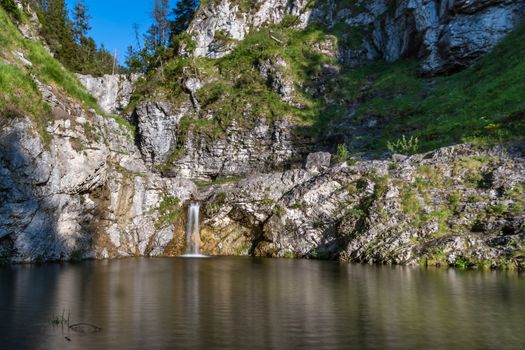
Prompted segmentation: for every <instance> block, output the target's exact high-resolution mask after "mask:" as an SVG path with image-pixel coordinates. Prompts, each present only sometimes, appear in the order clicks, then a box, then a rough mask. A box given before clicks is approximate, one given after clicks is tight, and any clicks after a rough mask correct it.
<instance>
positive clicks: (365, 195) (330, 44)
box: [0, 0, 525, 269]
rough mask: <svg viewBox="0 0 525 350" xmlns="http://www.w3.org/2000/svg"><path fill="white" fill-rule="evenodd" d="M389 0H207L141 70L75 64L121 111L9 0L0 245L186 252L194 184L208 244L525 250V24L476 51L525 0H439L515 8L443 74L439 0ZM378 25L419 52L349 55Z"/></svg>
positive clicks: (438, 251)
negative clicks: (433, 32) (437, 40)
mask: <svg viewBox="0 0 525 350" xmlns="http://www.w3.org/2000/svg"><path fill="white" fill-rule="evenodd" d="M447 3H448V2H447ZM390 4H392V5H391V6H390V7H389V6H386V3H381V2H378V1H362V2H350V3H349V2H346V1H338V2H333V3H332V2H323V3H317V4H313V3H311V2H308V3H304V2H300V1H297V2H293V1H292V2H286V4H285V3H284V2H280V1H273V0H271V1H264V2H263V1H240V2H236V3H232V2H228V1H227V0H222V1H209V2H204V3H203V5H202V6H201V8H200V10H199V12H198V14H197V17H196V19H195V21H194V22H193V23H192V25H191V26H190V29H189V32H188V33H186V34H185V35H184V36H183V37H184V38H185V40H186V44H187V46H186V48H185V52H182V54H181V55H180V56H177V57H175V58H173V59H172V60H171V61H170V62H167V63H166V64H165V65H163V67H161V69H159V70H158V71H156V72H151V73H150V74H149V75H147V76H145V77H143V78H139V79H138V80H137V81H136V84H135V85H134V84H133V82H134V81H135V80H136V77H125V76H104V77H101V78H92V77H83V76H81V77H80V78H81V80H82V82H83V83H84V84H85V85H86V86H87V88H89V89H91V92H92V93H93V94H94V95H96V96H97V97H98V99H99V102H100V103H101V104H103V105H104V107H105V108H106V110H107V111H111V112H121V113H122V114H123V115H124V116H125V117H126V118H127V121H126V120H124V119H123V118H120V117H116V116H111V115H107V114H105V113H103V111H102V109H101V108H100V107H99V106H98V105H97V103H96V102H95V100H94V99H93V97H91V96H90V95H88V94H87V92H86V90H84V88H82V86H81V85H80V81H79V80H78V79H77V78H76V77H75V76H74V75H72V74H70V73H69V72H67V71H66V70H65V69H64V68H63V67H62V66H61V65H60V64H59V63H58V62H56V61H55V60H54V59H53V58H52V57H51V56H50V55H49V53H48V52H47V51H46V50H45V49H44V48H43V47H42V45H40V43H39V42H38V39H33V40H31V39H29V38H24V37H23V36H22V35H21V33H20V32H19V30H18V29H17V28H16V26H14V25H13V23H12V21H11V20H10V19H9V18H8V16H7V15H6V14H5V13H4V11H3V10H1V9H0V21H2V22H1V23H2V26H3V27H5V28H6V30H5V31H2V32H1V33H0V44H2V49H1V50H0V53H1V55H2V63H0V73H2V75H1V77H2V80H0V87H1V89H0V101H1V102H2V104H1V105H0V106H1V110H0V117H1V119H0V120H1V128H0V145H1V151H0V201H1V203H2V206H1V208H0V257H2V259H5V260H8V261H15V262H19V261H40V260H66V259H79V258H88V257H93V258H113V257H119V256H139V255H141V256H142V255H146V256H158V255H170V256H171V255H177V254H180V253H181V252H182V251H183V250H184V245H185V237H184V227H185V226H184V224H185V210H186V208H187V205H188V203H189V201H190V200H199V201H201V202H202V205H203V217H202V224H203V232H202V248H203V249H202V250H203V252H204V253H208V254H218V255H220V254H230V255H249V254H252V255H261V256H278V257H304V258H329V259H340V260H342V261H360V262H375V263H400V264H416V263H421V264H426V265H453V266H460V267H493V268H511V269H523V268H524V265H523V257H524V251H525V248H524V247H525V231H524V230H525V213H524V206H525V194H524V188H525V177H524V176H525V160H524V154H525V153H524V149H523V131H524V130H523V127H524V121H523V115H524V114H523V111H524V110H525V109H524V108H525V106H524V105H523V103H524V102H523V100H522V98H521V95H520V91H522V90H523V88H524V86H523V84H524V83H523V82H522V81H521V80H520V79H519V77H520V76H521V74H522V72H523V69H524V67H525V66H524V61H523V59H522V57H523V53H525V47H524V46H523V43H524V42H525V40H522V39H525V28H523V27H517V28H516V29H515V30H514V31H513V32H512V33H511V34H510V35H508V36H507V37H506V38H505V39H502V41H501V42H500V43H499V44H498V45H497V46H496V48H495V49H494V51H493V52H492V53H490V54H489V55H486V56H484V57H483V58H481V59H480V58H479V55H481V54H482V53H483V52H484V51H486V50H489V49H490V48H492V47H493V46H494V45H495V44H496V42H497V41H500V39H501V38H502V37H503V34H505V33H508V32H509V31H510V30H511V28H514V27H515V24H516V23H515V22H516V21H515V19H516V18H521V17H520V16H521V15H522V5H523V4H522V2H516V1H503V2H492V1H488V2H487V1H483V2H476V4H474V2H468V3H467V2H458V1H456V4H455V5H453V4H450V6H451V7H450V8H448V9H446V11H444V12H439V13H440V15H439V16H438V17H436V18H434V19H436V20H438V22H439V23H440V24H439V28H440V29H439V30H440V31H441V30H444V31H446V30H449V31H451V30H452V29H451V28H456V29H457V30H459V32H462V30H463V31H465V30H466V29H467V28H468V26H466V25H465V26H463V25H462V24H461V23H463V22H468V23H471V22H470V20H472V19H475V20H479V19H480V18H485V16H488V17H487V18H492V17H491V16H495V14H497V13H500V14H501V13H506V14H507V15H506V16H501V19H502V23H504V24H505V25H503V27H502V28H504V29H501V30H499V29H498V30H496V31H495V32H497V33H498V35H499V36H498V35H494V36H491V35H492V34H490V33H489V34H486V35H488V36H489V39H490V40H489V39H487V37H485V36H483V39H480V40H482V41H483V42H485V43H486V46H484V47H483V49H482V50H481V49H480V50H478V49H479V47H478V49H476V47H477V46H475V45H473V46H469V45H470V44H472V43H474V42H475V40H474V39H475V38H472V37H470V36H468V37H464V38H463V39H462V40H463V41H462V43H463V44H462V45H463V46H462V47H464V48H466V49H465V50H466V51H465V50H464V51H462V52H463V53H468V52H469V51H468V50H470V49H469V47H470V48H472V47H474V48H475V50H474V51H475V52H476V54H475V55H474V54H472V52H471V54H468V55H467V56H469V58H468V60H462V61H461V64H460V66H461V65H467V64H470V63H472V62H474V61H476V63H474V64H472V65H471V66H470V67H469V68H466V69H464V70H463V71H461V72H456V73H453V74H450V75H449V76H444V77H432V78H428V77H426V78H424V77H421V76H420V74H419V73H420V72H421V69H422V67H424V64H425V62H427V60H428V58H429V57H430V56H426V54H425V55H423V54H421V55H420V54H419V53H420V52H419V49H418V50H415V51H413V50H412V49H414V48H415V47H416V46H414V45H413V44H414V43H419V44H421V45H423V44H422V41H421V40H416V41H413V40H415V39H414V38H416V37H419V39H421V38H422V37H421V35H423V33H427V32H428V31H429V29H428V27H425V28H426V29H425V28H423V27H419V24H417V23H420V22H414V20H415V18H416V17H417V18H419V17H421V16H422V14H424V13H425V11H426V10H425V9H427V10H428V9H429V8H436V9H437V8H441V7H440V6H441V5H443V4H444V2H443V3H441V2H437V1H428V2H421V3H420V2H417V1H416V2H413V3H412V2H407V3H405V2H398V3H395V4H394V3H390ZM461 4H463V5H461ZM259 5H260V6H259ZM358 5H359V6H358ZM380 5H381V6H383V7H381V6H380ZM394 5H395V6H394ZM385 6H386V9H385V8H384V7H385ZM443 6H445V5H443ZM447 6H448V5H447ZM210 11H211V12H210ZM374 11H375V12H374ZM385 11H386V12H385ZM420 11H423V12H420ZM211 14H213V16H211ZM393 14H397V15H393ZM469 16H471V17H469ZM321 17H322V20H321ZM467 17H468V18H467ZM316 18H317V19H316ZM367 18H368V19H367ZM370 18H371V19H370ZM314 19H315V20H314ZM467 19H469V20H468V21H467ZM356 21H357V22H356ZM362 21H365V22H367V21H368V22H367V23H369V25H370V28H371V31H370V32H368V31H367V32H366V33H368V34H372V36H371V37H370V36H367V35H368V34H366V33H363V32H361V31H359V30H358V29H357V28H356V26H357V27H359V26H360V25H361V24H360V23H362ZM389 21H390V22H392V21H393V22H392V23H394V24H395V25H394V24H392V25H391V26H386V24H388V23H390V22H389ZM356 23H357V24H356ZM425 23H426V22H425ZM481 23H485V24H487V23H488V22H486V21H485V22H483V21H481ZM498 23H499V22H498ZM28 25H30V24H28ZM376 26H378V27H376ZM396 26H397V27H396ZM230 27H231V28H234V27H235V28H236V29H231V28H230ZM228 28H230V29H231V30H235V31H236V32H235V33H237V34H235V35H238V36H237V37H233V34H232V33H231V32H228V30H230V29H228ZM373 28H375V29H373ZM378 28H379V29H378ZM389 28H390V29H389ZM392 28H398V29H399V28H401V29H403V30H402V31H401V32H399V31H397V32H396V31H395V30H394V29H392ZM414 28H416V29H417V28H419V29H417V30H416V29H414ZM447 28H449V29H447ZM498 28H499V27H498ZM460 29H461V30H460ZM377 30H380V31H381V33H383V34H381V35H382V36H381V35H379V34H377V33H378V32H377ZM374 33H376V34H374ZM400 33H401V36H399V35H398V34H400ZM440 33H441V32H440ZM443 33H445V32H443ZM365 34H366V35H365ZM500 34H501V35H500ZM190 35H193V37H194V39H190ZM378 35H379V36H378ZM484 35H485V34H484ZM210 37H213V40H212V44H213V45H211V44H210V42H208V41H206V40H208V39H210ZM379 37H382V38H383V39H381V40H386V42H390V43H391V45H390V44H389V45H390V46H392V47H397V48H398V49H399V50H401V49H400V48H402V47H404V48H405V49H407V50H408V48H407V46H406V45H408V46H409V47H410V48H411V49H410V50H409V51H403V50H404V49H403V50H401V51H399V50H398V51H396V52H398V53H399V56H398V57H397V58H399V57H402V56H406V55H405V54H407V55H408V52H410V54H409V56H411V58H409V59H408V58H407V59H400V60H397V61H395V62H388V61H385V60H378V61H373V62H368V59H372V58H378V57H383V58H385V59H388V60H391V59H392V60H394V59H395V58H389V57H387V56H385V55H386V52H387V51H388V50H386V51H385V50H383V51H378V52H380V53H381V54H380V55H379V56H374V57H372V56H370V57H368V54H367V55H365V56H366V59H363V57H360V58H359V60H357V61H355V60H354V61H353V60H350V61H349V60H347V59H345V57H347V56H346V55H347V54H344V53H345V52H347V53H348V52H349V51H348V50H350V49H351V48H350V47H354V46H353V45H354V44H356V45H357V46H356V47H354V49H356V50H357V49H358V50H361V49H362V48H361V46H359V45H372V44H371V43H372V42H374V40H379V39H378V38H379ZM206 38H207V39H206ZM374 38H375V39H374ZM387 38H390V39H388V40H387ZM394 38H404V39H403V40H405V39H406V40H408V41H402V42H403V43H404V44H402V45H401V44H400V45H399V46H396V45H397V44H396V45H395V43H394V44H392V41H391V40H394ZM370 40H372V41H370ZM389 40H390V41H389ZM396 40H397V39H396ZM394 41H395V40H394ZM367 43H368V44H367ZM210 45H211V46H210ZM374 45H375V44H374ZM389 45H387V46H388V47H390V46H389ZM218 46H221V51H217V50H216V48H217V47H218ZM192 47H193V48H196V50H197V51H196V53H197V55H196V56H194V55H192V54H191V52H192V50H190V49H191V48H192ZM385 47H386V46H385ZM417 47H419V46H417ZM421 47H422V46H421ZM421 47H419V48H421ZM199 48H200V50H204V51H202V52H200V53H199V51H198V50H199ZM210 49H213V50H215V51H214V52H216V53H217V52H220V54H216V53H215V54H209V52H211V51H209V50H210ZM206 50H208V51H206ZM352 50H353V49H352ZM396 50H397V49H396ZM416 51H417V54H415V53H416ZM388 52H390V51H388ZM427 53H428V52H427ZM199 56H200V57H199ZM204 56H210V57H214V58H210V57H204ZM496 58H497V59H496ZM447 64H448V63H447ZM447 64H444V65H443V66H442V67H452V66H450V65H447ZM458 67H459V66H454V68H450V69H452V71H454V70H456V69H457V68H458ZM444 69H446V70H447V71H449V72H450V73H452V71H450V70H449V68H444ZM436 72H437V71H436ZM434 73H435V72H434ZM4 77H5V78H4ZM128 79H129V80H128ZM4 82H6V83H4ZM131 91H133V96H132V97H131V98H130V104H129V105H128V106H127V107H126V108H124V110H123V107H124V104H126V103H127V101H128V99H129V94H130V93H131ZM465 141H470V143H469V144H463V145H455V146H452V147H445V148H439V147H443V146H449V145H451V144H457V143H462V142H465ZM338 146H339V147H338ZM437 148H439V149H437ZM336 149H338V153H337V154H336V155H335V156H333V155H331V154H330V153H327V152H317V151H330V152H332V153H335V151H336ZM436 149H437V150H436ZM430 150H435V151H433V152H431V153H425V154H415V155H413V156H411V157H407V156H404V155H400V154H396V153H404V154H407V155H408V154H412V153H418V152H421V151H430ZM348 151H349V152H348ZM370 158H376V159H377V158H379V159H380V160H367V159H370Z"/></svg>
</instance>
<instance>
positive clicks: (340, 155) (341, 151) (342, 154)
mask: <svg viewBox="0 0 525 350" xmlns="http://www.w3.org/2000/svg"><path fill="white" fill-rule="evenodd" d="M349 158H350V152H349V151H348V148H346V145H345V144H340V145H338V146H337V153H336V155H335V157H334V159H335V161H336V162H338V163H343V162H346V161H348V159H349Z"/></svg>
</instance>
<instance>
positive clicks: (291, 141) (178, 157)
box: [133, 102, 307, 180]
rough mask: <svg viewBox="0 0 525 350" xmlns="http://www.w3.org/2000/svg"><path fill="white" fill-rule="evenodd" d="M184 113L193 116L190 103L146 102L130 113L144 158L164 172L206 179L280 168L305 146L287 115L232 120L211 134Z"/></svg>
mask: <svg viewBox="0 0 525 350" xmlns="http://www.w3.org/2000/svg"><path fill="white" fill-rule="evenodd" d="M183 117H185V118H188V119H190V118H193V119H195V118H197V116H196V115H195V114H194V113H193V109H192V107H191V104H189V103H188V104H183V105H182V106H181V107H179V109H175V108H174V107H173V106H170V105H169V104H168V103H165V102H146V103H144V104H141V105H139V106H138V107H137V108H136V110H135V112H134V114H133V121H134V123H136V125H137V134H138V145H139V148H140V151H141V152H142V155H143V157H144V160H145V161H146V162H147V163H148V164H151V165H152V166H153V167H156V168H159V169H161V170H162V172H163V173H164V174H165V175H167V176H182V177H185V178H195V179H204V180H207V179H208V180H209V179H216V178H217V177H225V176H242V175H247V174H250V173H254V172H263V171H268V170H269V169H283V168H286V167H289V166H290V165H292V164H295V163H301V162H302V160H301V159H302V155H303V153H304V152H306V149H307V145H306V144H305V143H304V142H303V141H302V140H301V139H300V138H298V137H297V136H296V135H294V133H293V130H294V124H293V123H291V122H290V121H289V120H287V119H286V118H284V119H280V120H276V121H272V122H267V121H266V120H264V119H258V120H256V121H254V125H252V126H250V127H247V126H244V125H236V124H233V125H230V126H228V127H227V128H225V129H224V130H218V132H219V135H216V136H214V135H210V133H206V132H194V131H192V130H189V129H185V127H184V125H183V124H184V123H183V122H182V118H183ZM210 118H213V117H212V116H210ZM190 120H191V119H190Z"/></svg>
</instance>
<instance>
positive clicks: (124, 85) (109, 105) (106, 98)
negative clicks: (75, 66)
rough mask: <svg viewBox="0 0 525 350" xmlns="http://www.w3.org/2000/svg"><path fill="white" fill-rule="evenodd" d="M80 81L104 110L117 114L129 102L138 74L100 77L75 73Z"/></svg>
mask: <svg viewBox="0 0 525 350" xmlns="http://www.w3.org/2000/svg"><path fill="white" fill-rule="evenodd" d="M77 77H78V78H79V79H80V82H81V83H82V84H83V85H84V86H85V87H86V89H87V90H88V91H89V92H90V93H91V94H92V95H93V96H94V97H95V98H96V99H97V101H98V104H99V105H100V107H102V109H103V110H104V112H106V113H113V114H119V113H121V112H122V111H123V110H124V108H126V106H127V105H128V104H129V101H130V98H131V95H132V94H133V90H134V88H135V83H136V82H137V80H138V79H139V78H140V77H141V75H140V74H131V75H124V74H115V75H111V74H106V75H104V76H102V77H93V76H91V75H82V74H77Z"/></svg>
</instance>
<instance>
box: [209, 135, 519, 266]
mask: <svg viewBox="0 0 525 350" xmlns="http://www.w3.org/2000/svg"><path fill="white" fill-rule="evenodd" d="M321 156H322V154H319V155H316V156H312V157H310V162H309V167H308V170H291V171H288V172H285V173H273V174H265V175H258V176H254V177H251V178H249V179H246V180H242V181H240V182H239V183H237V184H235V185H227V186H224V187H222V188H221V189H216V190H215V191H213V192H212V194H211V195H208V197H207V199H206V208H205V211H204V212H205V215H206V218H205V226H207V227H208V228H207V230H205V232H208V233H210V232H213V233H214V234H208V235H205V236H204V239H205V240H208V241H211V242H215V241H216V240H218V238H217V237H222V238H221V239H227V237H229V239H230V240H233V241H235V242H237V246H238V247H240V248H242V247H244V252H245V253H248V252H250V253H254V254H257V255H269V256H280V257H289V256H294V257H309V258H339V259H340V260H344V261H355V262H370V263H388V264H415V263H423V264H425V263H428V264H430V265H449V264H450V265H455V264H467V265H472V266H492V267H506V266H514V267H519V268H523V267H525V265H523V263H524V261H525V260H524V259H525V253H524V248H525V212H524V209H523V208H524V204H525V192H524V191H525V159H524V158H523V149H522V150H521V151H520V153H518V154H516V153H509V151H507V150H504V149H497V148H496V149H491V150H478V149H475V148H472V147H469V146H466V145H464V146H456V147H449V148H444V149H441V150H438V151H436V152H433V153H429V154H425V155H416V156H413V157H409V158H406V159H399V160H397V161H365V162H359V163H357V164H355V165H346V164H345V163H342V164H336V165H334V166H332V167H330V168H328V169H325V170H322V171H319V167H313V166H311V165H312V163H313V159H314V158H319V159H321V158H323V157H321ZM321 163H322V164H323V165H324V164H326V162H325V161H321ZM232 236H233V238H232ZM225 237H226V238H225ZM239 242H240V243H239ZM209 246H210V247H212V248H213V247H216V246H217V245H216V244H215V245H214V244H210V245H209ZM221 252H222V250H221V249H220V248H215V249H210V253H221Z"/></svg>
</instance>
